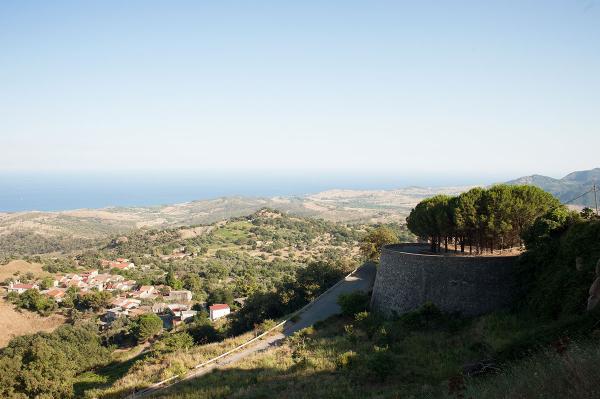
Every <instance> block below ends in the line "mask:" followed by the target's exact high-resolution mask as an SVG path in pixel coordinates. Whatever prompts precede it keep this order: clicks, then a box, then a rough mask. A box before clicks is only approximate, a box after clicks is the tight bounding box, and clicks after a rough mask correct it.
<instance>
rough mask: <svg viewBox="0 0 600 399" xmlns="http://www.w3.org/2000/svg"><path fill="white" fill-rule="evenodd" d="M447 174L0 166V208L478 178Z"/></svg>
mask: <svg viewBox="0 0 600 399" xmlns="http://www.w3.org/2000/svg"><path fill="white" fill-rule="evenodd" d="M479 183H480V181H476V179H464V178H463V179H462V180H460V181H459V180H458V179H456V178H452V177H449V176H446V177H440V176H420V177H418V178H415V177H410V176H400V175H391V174H387V175H385V176H379V175H378V176H368V175H360V176H359V175H356V174H352V173H349V174H341V173H340V174H330V175H325V174H318V173H294V174H276V173H251V174H250V173H246V174H244V173H223V172H220V173H217V172H136V173H133V172H123V173H118V172H110V173H99V172H98V173H91V172H85V173H84V172H81V173H75V172H74V173H55V172H53V173H50V172H45V173H24V172H19V173H6V172H4V173H3V172H0V212H17V211H30V210H38V211H58V210H68V209H79V208H104V207H110V206H123V207H126V206H151V205H164V204H173V203H180V202H187V201H193V200H202V199H210V198H216V197H223V196H249V197H271V196H301V195H305V194H310V193H315V192H319V191H323V190H328V189H361V190H369V189H394V188H399V187H406V186H412V185H419V186H441V185H463V184H479Z"/></svg>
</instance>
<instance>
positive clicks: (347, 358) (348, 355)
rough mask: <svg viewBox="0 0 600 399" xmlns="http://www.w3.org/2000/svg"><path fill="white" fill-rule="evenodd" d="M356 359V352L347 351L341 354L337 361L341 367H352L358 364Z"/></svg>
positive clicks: (337, 364)
mask: <svg viewBox="0 0 600 399" xmlns="http://www.w3.org/2000/svg"><path fill="white" fill-rule="evenodd" d="M356 359H357V355H356V352H353V351H347V352H344V353H342V354H341V355H339V356H338V358H337V360H336V362H335V363H336V366H337V367H338V368H339V369H347V368H352V367H353V366H354V365H355V364H356Z"/></svg>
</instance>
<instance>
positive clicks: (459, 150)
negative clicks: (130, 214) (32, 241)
mask: <svg viewBox="0 0 600 399" xmlns="http://www.w3.org/2000/svg"><path fill="white" fill-rule="evenodd" d="M0 88H1V89H0V151H1V154H2V155H1V156H0V171H3V172H7V171H8V172H10V171H22V170H28V171H34V172H35V171H41V170H45V171H52V170H56V171H74V170H76V171H86V170H90V171H92V170H93V171H102V170H110V171H115V170H144V169H152V170H156V169H160V170H180V169H181V170H195V169H198V170H206V169H211V170H221V171H230V172H231V171H238V170H242V171H244V172H252V171H256V172H260V171H269V170H271V171H273V170H276V171H277V172H278V173H285V172H287V171H290V172H298V171H305V172H306V171H309V172H310V171H319V172H327V173H338V172H344V171H345V172H348V171H362V172H363V173H383V172H385V173H403V174H407V173H416V174H418V173H423V174H433V173H436V172H444V173H445V174H449V175H451V174H453V173H456V174H468V175H472V176H475V175H478V174H481V175H488V176H491V175H494V176H513V177H517V176H520V175H523V174H532V173H542V174H548V175H553V176H555V177H561V176H562V175H563V174H566V173H568V172H570V171H572V170H578V169H589V168H592V167H598V166H600V162H599V161H600V154H599V148H600V4H599V3H597V2H595V1H588V0H582V1H577V0H575V1H497V2H489V1H412V2H407V1H351V0H350V1H348V0H346V1H297V2H280V1H219V2H203V1H189V2H188V1H169V2H158V1H128V2H122V1H94V2H87V1H86V2H77V1H51V2H45V1H20V0H15V1H3V2H1V3H0Z"/></svg>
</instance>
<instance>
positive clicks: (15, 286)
mask: <svg viewBox="0 0 600 399" xmlns="http://www.w3.org/2000/svg"><path fill="white" fill-rule="evenodd" d="M39 289H40V287H39V286H38V285H37V284H22V283H19V282H17V283H12V282H11V283H10V284H9V285H8V292H16V293H17V294H19V295H21V294H22V293H24V292H25V291H27V290H39Z"/></svg>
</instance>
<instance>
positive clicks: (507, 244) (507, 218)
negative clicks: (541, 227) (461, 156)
mask: <svg viewBox="0 0 600 399" xmlns="http://www.w3.org/2000/svg"><path fill="white" fill-rule="evenodd" d="M559 206H560V201H559V200H558V199H556V198H555V197H554V196H552V195H551V194H549V193H547V192H545V191H543V190H542V189H539V188H537V187H533V186H510V185H504V184H503V185H496V186H493V187H490V188H488V189H484V188H473V189H471V190H469V191H467V192H465V193H462V194H460V195H459V196H455V197H451V196H448V195H437V196H435V197H431V198H428V199H425V200H423V201H421V202H420V203H419V204H418V205H417V206H416V207H415V208H414V209H413V210H412V211H411V213H410V215H409V216H408V218H407V219H406V222H407V225H408V228H409V229H410V230H411V231H412V232H413V233H414V234H416V235H417V236H418V237H419V238H421V239H423V240H427V241H429V242H430V243H431V250H432V251H433V252H437V251H439V250H440V249H441V248H442V246H443V247H444V248H445V250H446V251H448V246H449V245H452V244H453V245H454V250H455V251H457V247H460V251H461V252H465V247H467V246H468V247H469V252H470V253H471V252H473V249H475V250H476V251H477V252H478V253H481V252H482V251H485V250H489V251H491V252H493V251H494V250H496V249H505V248H512V247H515V246H521V245H522V236H523V233H524V232H525V231H527V229H528V228H529V227H530V226H531V225H532V224H533V222H534V221H535V219H536V218H537V217H538V216H540V215H543V214H545V213H546V212H548V211H549V210H550V209H553V208H556V207H559Z"/></svg>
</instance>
